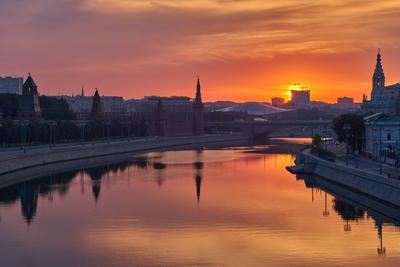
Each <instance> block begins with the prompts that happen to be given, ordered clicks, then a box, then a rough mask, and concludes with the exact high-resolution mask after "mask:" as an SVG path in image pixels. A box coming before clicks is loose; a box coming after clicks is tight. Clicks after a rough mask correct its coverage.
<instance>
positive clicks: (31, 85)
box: [23, 73, 37, 88]
mask: <svg viewBox="0 0 400 267" xmlns="http://www.w3.org/2000/svg"><path fill="white" fill-rule="evenodd" d="M23 86H24V87H26V88H35V87H36V88H37V85H36V83H35V81H34V80H33V79H32V76H31V74H30V73H29V74H28V78H26V81H25V82H24V85H23Z"/></svg>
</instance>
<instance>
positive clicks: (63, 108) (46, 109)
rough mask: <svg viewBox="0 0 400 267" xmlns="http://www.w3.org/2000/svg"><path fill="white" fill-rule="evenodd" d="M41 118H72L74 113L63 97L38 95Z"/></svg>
mask: <svg viewBox="0 0 400 267" xmlns="http://www.w3.org/2000/svg"><path fill="white" fill-rule="evenodd" d="M39 102H40V107H41V109H42V115H43V118H44V119H46V120H73V119H75V114H74V113H73V112H72V111H71V110H70V109H69V105H68V103H67V102H66V101H65V100H64V99H57V98H53V97H48V96H40V97H39Z"/></svg>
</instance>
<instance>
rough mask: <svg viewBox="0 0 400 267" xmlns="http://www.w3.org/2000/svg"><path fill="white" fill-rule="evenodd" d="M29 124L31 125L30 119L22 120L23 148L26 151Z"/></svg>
mask: <svg viewBox="0 0 400 267" xmlns="http://www.w3.org/2000/svg"><path fill="white" fill-rule="evenodd" d="M28 125H29V121H27V120H23V121H21V122H20V127H21V149H22V150H23V151H24V153H25V152H26V148H25V145H26V142H27V135H28V134H27V133H28Z"/></svg>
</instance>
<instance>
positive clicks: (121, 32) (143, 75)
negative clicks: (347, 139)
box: [0, 0, 400, 102]
mask: <svg viewBox="0 0 400 267" xmlns="http://www.w3.org/2000/svg"><path fill="white" fill-rule="evenodd" d="M399 24H400V1H399V0H385V1H375V0H366V1H357V0H341V1H340V0H337V1H332V0H319V1H314V0H280V1H275V0H35V1H32V0H0V36H1V42H0V76H6V75H13V76H14V75H23V76H26V75H27V73H28V72H31V73H32V75H33V77H34V79H35V80H36V82H37V83H38V85H39V91H40V93H41V94H47V95H59V94H68V95H70V94H72V93H73V94H77V93H79V92H80V88H81V87H82V86H84V87H85V91H86V93H88V94H89V93H90V94H92V93H93V88H94V87H98V88H99V89H100V93H101V94H104V95H122V96H123V97H124V98H126V99H129V98H141V97H143V96H145V95H188V96H193V95H194V93H195V79H196V77H197V75H199V76H200V78H201V80H202V86H203V97H204V99H205V100H206V101H213V100H234V101H249V100H256V101H270V98H271V97H272V96H285V97H286V98H287V97H288V94H287V92H288V88H289V87H290V85H291V84H293V83H301V84H304V85H306V86H308V87H309V88H310V89H311V90H312V99H313V100H324V101H330V102H333V101H335V100H336V98H337V97H339V96H344V95H346V96H353V97H355V98H356V100H360V99H361V97H362V94H363V93H368V94H369V93H370V90H371V76H372V72H373V69H374V64H375V57H376V51H377V48H378V47H380V48H381V49H382V54H383V55H382V57H383V67H384V70H385V74H386V81H387V83H388V84H390V83H396V82H400V27H399Z"/></svg>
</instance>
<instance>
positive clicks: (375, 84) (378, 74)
mask: <svg viewBox="0 0 400 267" xmlns="http://www.w3.org/2000/svg"><path fill="white" fill-rule="evenodd" d="M384 88H385V73H384V72H383V68H382V59H381V50H380V49H378V54H377V56H376V65H375V71H374V74H373V76H372V96H375V95H377V94H379V93H380V91H381V90H382V89H384Z"/></svg>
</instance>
